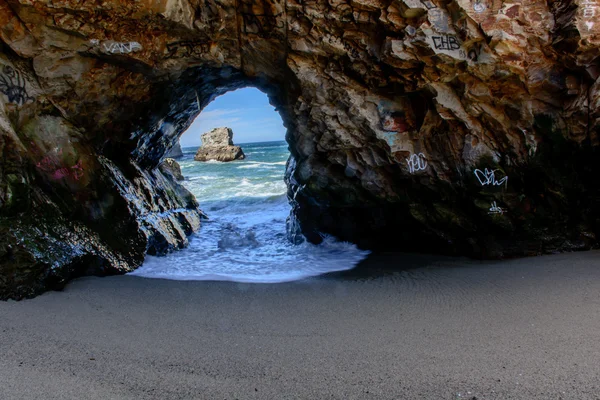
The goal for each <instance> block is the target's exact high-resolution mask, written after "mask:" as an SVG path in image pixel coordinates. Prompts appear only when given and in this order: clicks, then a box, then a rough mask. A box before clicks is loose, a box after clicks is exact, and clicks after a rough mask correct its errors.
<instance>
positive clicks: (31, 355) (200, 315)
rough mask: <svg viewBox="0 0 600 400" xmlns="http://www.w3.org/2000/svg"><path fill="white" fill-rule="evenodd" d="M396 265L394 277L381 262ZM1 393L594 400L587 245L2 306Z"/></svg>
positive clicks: (597, 274)
mask: <svg viewBox="0 0 600 400" xmlns="http://www.w3.org/2000/svg"><path fill="white" fill-rule="evenodd" d="M388 267H390V268H395V269H396V271H392V270H390V269H389V268H388ZM0 335H1V336H0V399H3V400H12V399H15V400H16V399H18V400H22V399H44V400H48V399H478V400H480V399H565V400H566V399H598V398H599V397H600V364H599V362H598V360H600V252H597V251H594V252H583V253H571V254H562V255H556V256H544V257H538V258H527V259H519V260H508V261H495V262H479V261H472V260H466V259H456V258H439V257H435V258H434V257H430V256H416V255H398V254H383V255H377V256H372V257H370V258H369V259H368V260H367V261H365V262H364V264H363V265H362V266H361V267H360V268H358V269H357V270H354V271H350V272H346V273H337V274H331V275H328V276H324V277H320V278H313V279H308V280H304V281H300V282H294V283H285V284H238V283H229V282H194V281H168V280H158V279H145V278H139V277H131V276H116V277H109V278H82V279H78V280H76V281H74V282H72V283H70V284H69V285H68V286H67V288H66V289H65V290H64V291H62V292H52V293H46V294H44V295H42V296H39V297H37V298H35V299H32V300H26V301H21V302H14V301H9V302H0Z"/></svg>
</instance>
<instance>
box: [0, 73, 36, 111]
mask: <svg viewBox="0 0 600 400" xmlns="http://www.w3.org/2000/svg"><path fill="white" fill-rule="evenodd" d="M0 92H2V93H3V94H4V95H5V96H6V97H8V102H9V103H15V104H18V105H23V104H25V103H27V102H28V101H34V100H35V99H34V98H33V97H31V96H29V94H28V93H27V88H26V82H25V78H23V75H22V74H21V73H20V72H19V71H17V70H16V69H14V68H13V67H11V66H9V65H5V66H4V67H2V73H0Z"/></svg>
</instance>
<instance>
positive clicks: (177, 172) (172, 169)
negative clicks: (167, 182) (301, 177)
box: [160, 158, 185, 181]
mask: <svg viewBox="0 0 600 400" xmlns="http://www.w3.org/2000/svg"><path fill="white" fill-rule="evenodd" d="M160 170H161V171H162V172H163V173H165V174H170V175H171V176H172V177H173V178H175V180H176V181H183V180H184V179H185V178H184V176H183V174H182V173H181V166H180V165H179V163H178V162H177V161H175V160H174V159H172V158H165V161H163V162H162V163H161V164H160Z"/></svg>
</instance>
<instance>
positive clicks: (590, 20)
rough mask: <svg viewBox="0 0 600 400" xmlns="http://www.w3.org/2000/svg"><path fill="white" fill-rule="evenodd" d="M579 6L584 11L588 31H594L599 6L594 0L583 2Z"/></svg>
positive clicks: (584, 0) (583, 0)
mask: <svg viewBox="0 0 600 400" xmlns="http://www.w3.org/2000/svg"><path fill="white" fill-rule="evenodd" d="M579 6H580V7H581V8H582V9H583V14H582V15H583V18H584V19H585V20H586V21H585V26H587V28H588V30H592V28H593V27H594V22H595V20H596V14H597V13H596V11H597V9H598V4H597V3H596V2H595V1H593V0H582V2H581V3H580V4H579Z"/></svg>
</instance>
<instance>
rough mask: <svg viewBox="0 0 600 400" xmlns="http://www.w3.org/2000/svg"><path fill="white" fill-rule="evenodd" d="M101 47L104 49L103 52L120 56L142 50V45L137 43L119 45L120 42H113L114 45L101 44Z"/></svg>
mask: <svg viewBox="0 0 600 400" xmlns="http://www.w3.org/2000/svg"><path fill="white" fill-rule="evenodd" d="M102 46H103V47H104V50H105V51H106V52H108V53H111V54H115V53H120V54H129V53H133V52H135V51H139V50H142V45H141V44H139V43H138V42H127V43H120V42H114V43H103V44H102Z"/></svg>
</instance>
